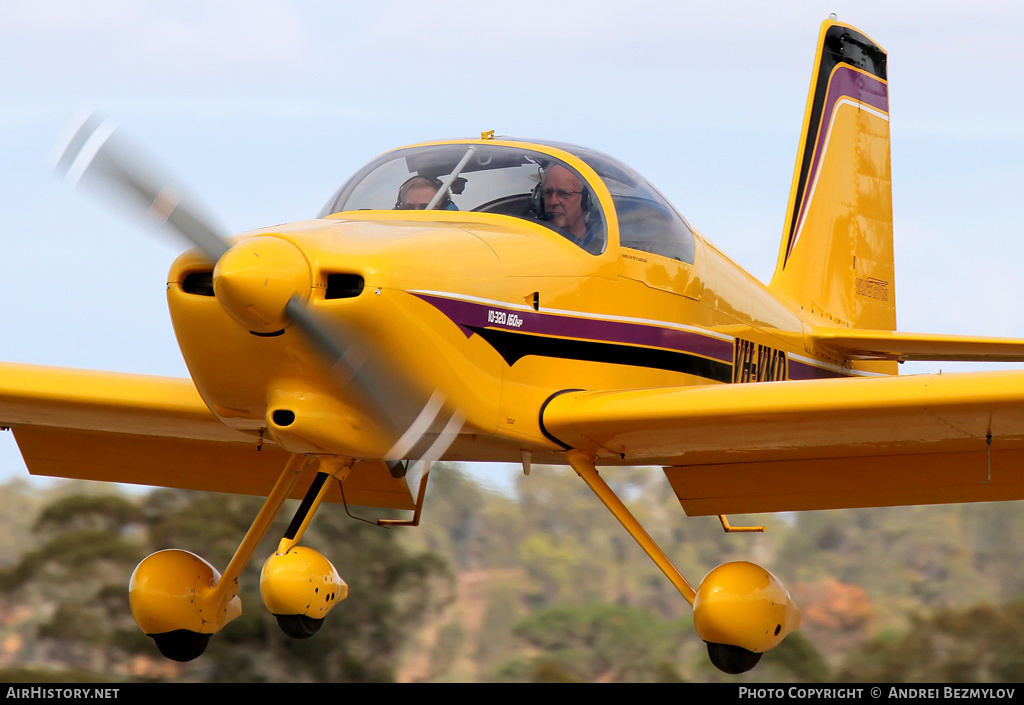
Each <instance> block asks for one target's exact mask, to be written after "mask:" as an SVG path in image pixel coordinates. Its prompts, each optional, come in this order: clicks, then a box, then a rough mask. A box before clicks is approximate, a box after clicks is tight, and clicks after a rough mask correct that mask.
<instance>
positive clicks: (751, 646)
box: [566, 450, 800, 674]
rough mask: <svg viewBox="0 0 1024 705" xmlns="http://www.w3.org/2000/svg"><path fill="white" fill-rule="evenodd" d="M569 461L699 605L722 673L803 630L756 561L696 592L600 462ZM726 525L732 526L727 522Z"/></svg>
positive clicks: (716, 573) (709, 579) (699, 626)
mask: <svg viewBox="0 0 1024 705" xmlns="http://www.w3.org/2000/svg"><path fill="white" fill-rule="evenodd" d="M566 458H567V459H568V461H569V465H571V466H572V469H573V470H575V471H576V473H577V474H578V475H579V476H580V477H581V478H583V481H584V482H586V483H587V486H588V487H590V489H591V490H593V491H594V494H596V495H597V496H598V498H599V499H600V500H601V501H602V502H603V503H604V505H605V506H606V507H608V509H609V510H610V511H611V513H612V514H614V515H615V518H616V519H618V520H619V522H620V523H621V524H622V526H623V527H625V529H626V531H628V532H629V535H630V536H632V537H633V538H634V539H635V540H636V542H637V543H638V544H640V547H641V548H642V549H643V550H644V552H646V553H647V555H648V556H650V558H651V560H653V561H654V563H655V564H656V565H657V566H658V567H659V568H660V569H661V571H662V572H663V573H664V574H665V575H666V577H668V579H669V580H670V581H671V582H672V584H673V585H675V586H676V589H677V590H679V592H680V594H682V596H683V597H684V598H685V599H686V601H687V602H689V603H690V605H691V606H692V607H693V626H694V628H695V629H696V630H697V634H698V635H699V636H700V638H701V639H703V640H704V641H705V643H707V645H708V656H709V657H710V658H711V662H712V663H713V664H714V665H715V666H716V667H718V668H719V669H720V670H722V671H725V672H726V673H731V674H735V673H743V672H744V671H749V670H750V669H751V668H753V667H754V666H755V665H757V662H758V661H759V660H760V659H761V654H763V653H764V652H765V651H768V650H769V649H772V648H774V647H775V646H777V645H778V644H779V642H781V641H782V639H783V638H784V637H785V636H786V635H787V634H789V633H790V632H791V631H793V630H794V629H796V628H797V627H798V626H800V610H799V609H797V607H796V605H794V604H793V600H792V598H790V596H789V592H787V591H786V588H785V587H784V586H783V585H782V583H781V582H779V580H778V579H777V578H776V577H775V576H774V575H772V574H771V573H769V572H768V571H767V570H765V569H764V568H762V567H761V566H758V565H755V564H753V563H747V562H746V561H734V562H731V563H725V564H724V565H720V566H718V567H717V568H715V569H714V570H712V571H711V572H710V573H708V574H707V575H706V576H705V577H704V580H702V581H701V583H700V585H698V586H697V589H696V590H694V589H693V588H692V587H691V586H690V584H689V583H688V582H686V579H685V578H684V577H683V576H682V574H681V573H680V572H679V571H678V570H677V569H676V567H675V566H674V565H672V562H671V561H670V560H669V559H668V556H666V555H665V552H664V551H662V550H661V548H659V547H658V545H657V544H656V543H655V542H654V539H652V538H651V537H650V536H649V535H648V534H647V532H646V531H644V528H643V527H642V526H641V525H640V522H638V521H637V520H636V518H635V517H634V516H633V515H632V514H631V513H630V511H629V510H628V509H627V508H626V505H624V504H623V503H622V501H621V500H619V498H618V497H617V496H616V495H615V493H614V492H612V490H611V488H610V487H608V485H607V484H606V483H605V481H604V480H602V479H601V476H600V475H598V474H597V469H596V468H595V467H594V461H593V460H592V459H591V458H590V457H589V456H587V455H586V454H584V453H582V452H580V451H578V450H570V451H569V452H568V453H566ZM723 526H726V527H727V528H728V525H727V522H726V521H724V520H723Z"/></svg>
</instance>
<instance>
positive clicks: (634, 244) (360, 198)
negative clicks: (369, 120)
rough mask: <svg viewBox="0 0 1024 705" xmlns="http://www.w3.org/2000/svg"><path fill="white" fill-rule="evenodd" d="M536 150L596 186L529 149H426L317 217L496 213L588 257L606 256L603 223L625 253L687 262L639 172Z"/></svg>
mask: <svg viewBox="0 0 1024 705" xmlns="http://www.w3.org/2000/svg"><path fill="white" fill-rule="evenodd" d="M533 144H536V145H541V146H542V147H546V148H549V149H551V150H552V151H556V150H557V151H562V152H567V153H568V154H571V155H573V156H575V157H577V158H579V159H581V160H582V161H583V162H585V163H586V164H587V165H588V166H590V167H591V168H592V169H593V170H594V171H595V172H596V173H597V174H598V176H599V177H600V179H601V183H599V184H593V183H589V182H588V181H587V179H586V178H584V177H583V175H581V174H580V173H579V172H578V171H577V170H576V169H575V168H573V167H572V166H571V165H570V164H569V163H567V161H565V160H563V159H560V158H559V157H558V156H556V155H554V154H551V153H548V152H542V151H540V150H537V149H530V148H529V147H527V146H526V144H525V143H524V145H523V146H519V145H515V144H513V145H509V144H507V143H506V144H488V143H486V142H479V141H477V142H464V143H445V144H429V145H421V146H415V147H406V148H404V149H398V150H395V151H393V152H388V153H386V154H384V155H382V156H380V157H378V158H377V159H374V160H373V161H371V162H370V163H369V164H367V165H366V166H364V167H363V168H362V169H361V170H360V171H359V172H357V173H356V174H355V175H354V176H353V177H352V178H351V179H349V180H348V182H346V183H345V184H344V185H343V186H342V187H341V188H340V189H339V190H338V191H337V192H336V193H335V195H334V196H333V197H332V198H331V200H330V201H329V202H328V204H327V205H326V206H325V207H324V208H323V209H322V210H321V212H320V214H319V217H321V218H322V217H326V216H328V215H332V214H334V213H342V212H348V211H364V210H423V209H427V208H429V209H432V210H450V211H464V212H478V213H494V214H499V215H506V216H511V217H515V218H521V219H525V220H531V221H533V222H540V223H541V224H543V225H545V226H547V227H548V228H550V229H552V230H554V231H555V232H558V233H559V234H561V235H562V236H563V237H566V238H567V239H569V240H570V241H573V242H575V243H576V244H577V245H579V246H580V247H581V248H582V249H584V250H586V251H587V252H589V253H590V254H593V255H597V254H601V253H602V252H604V251H605V249H606V247H607V242H608V222H609V219H617V221H616V222H617V223H618V225H619V231H620V243H621V245H622V246H624V247H628V248H631V249H639V250H642V251H645V252H649V253H655V254H660V255H662V256H666V257H670V258H673V259H678V260H681V261H684V262H692V261H693V235H692V232H691V231H690V228H689V227H688V226H687V224H686V222H685V221H684V220H683V218H682V217H681V216H680V215H679V214H678V213H676V211H675V210H674V209H673V208H672V206H671V205H669V203H668V202H667V201H666V200H665V199H664V198H663V197H662V196H661V195H660V194H659V193H658V192H657V191H656V190H655V189H654V188H653V187H652V186H651V185H650V184H648V183H647V181H646V180H645V179H644V178H643V177H641V176H640V175H639V174H637V173H636V172H634V171H633V170H632V169H630V168H629V167H627V166H625V165H624V164H621V163H620V162H618V161H616V160H614V159H612V158H611V157H608V156H606V155H603V154H600V153H599V152H595V151H592V150H587V149H584V148H581V147H574V146H572V145H564V144H557V143H540V142H535V143H533ZM555 167H560V168H561V169H564V170H565V171H564V172H562V171H560V169H557V168H555ZM566 172H567V173H566ZM546 174H547V175H548V176H547V177H545V175H546ZM556 175H557V176H556ZM547 182H550V183H547ZM599 189H600V190H601V191H604V190H606V191H607V193H608V194H609V195H610V196H611V201H612V203H613V204H614V212H612V213H607V214H606V213H605V212H604V209H603V208H602V207H601V199H600V198H599V197H598V196H596V195H595V194H597V193H599ZM563 209H564V210H566V211H568V212H569V213H570V217H571V215H572V214H573V213H580V212H581V213H582V215H581V219H582V220H581V221H577V222H576V223H575V227H573V226H572V225H570V224H569V223H567V222H566V219H565V218H559V217H558V216H559V215H560V212H561V211H562V210H563ZM573 209H575V210H573ZM581 223H582V224H581Z"/></svg>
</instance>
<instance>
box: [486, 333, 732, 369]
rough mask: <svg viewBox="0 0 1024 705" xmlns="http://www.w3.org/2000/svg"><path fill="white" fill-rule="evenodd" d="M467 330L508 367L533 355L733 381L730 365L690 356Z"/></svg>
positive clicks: (563, 339) (665, 351)
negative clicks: (476, 336)
mask: <svg viewBox="0 0 1024 705" xmlns="http://www.w3.org/2000/svg"><path fill="white" fill-rule="evenodd" d="M468 328H469V330H471V331H473V332H474V333H476V334H477V335H479V336H480V337H481V338H483V339H484V340H486V341H487V342H488V343H489V344H490V345H491V347H493V348H494V349H495V350H497V351H498V353H499V354H500V355H501V356H502V358H504V360H505V362H506V363H508V365H509V367H511V366H512V365H514V364H516V363H517V362H518V361H519V360H521V359H522V358H524V357H527V356H528V355H536V356H537V357H553V358H557V359H561V360H586V361H588V362H606V363H610V364H613V365H628V366H630V367H650V368H653V369H656V370H668V371H670V372H681V373H683V374H688V375H694V376H695V377H703V378H704V379H709V380H713V381H715V382H731V381H732V365H731V364H729V363H728V362H721V361H720V360H709V359H708V358H706V357H700V356H699V355H693V354H691V353H684V352H678V351H675V350H661V349H658V348H642V347H638V346H634V345H622V344H618V343H601V342H594V341H590V340H570V339H567V338H547V337H544V336H539V335H530V334H529V333H514V332H512V331H504V330H494V329H492V328H477V327H473V326H468Z"/></svg>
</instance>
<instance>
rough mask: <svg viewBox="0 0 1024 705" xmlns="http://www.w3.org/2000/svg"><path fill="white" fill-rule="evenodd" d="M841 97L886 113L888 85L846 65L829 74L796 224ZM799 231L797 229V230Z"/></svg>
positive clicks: (790, 247)
mask: <svg viewBox="0 0 1024 705" xmlns="http://www.w3.org/2000/svg"><path fill="white" fill-rule="evenodd" d="M843 98H853V99H854V100H856V101H859V102H861V103H864V104H866V105H870V106H871V107H872V108H875V109H877V110H880V111H882V112H883V113H885V114H886V115H888V114H889V85H888V84H887V83H886V82H885V81H883V80H881V79H880V78H878V77H877V76H872V75H870V74H866V73H861V72H860V71H855V70H854V69H852V68H850V67H848V66H839V67H837V68H836V70H835V71H834V72H833V73H832V77H831V78H830V79H829V83H828V93H827V94H826V96H825V107H824V110H823V111H822V115H821V121H820V122H819V123H818V139H817V141H816V142H815V144H814V160H813V161H812V162H811V171H810V174H808V176H807V184H806V187H805V189H804V201H803V203H801V204H800V212H799V213H798V214H797V221H796V222H797V226H798V227H803V226H802V224H801V221H802V219H803V217H804V213H805V212H806V211H807V208H808V206H809V205H810V197H811V184H813V183H814V179H815V177H816V176H817V173H818V168H819V167H820V166H821V158H822V155H823V154H824V151H825V140H826V139H827V138H828V125H829V124H830V123H831V121H832V113H834V112H835V109H836V105H838V103H839V101H840V100H842V99H843ZM798 233H799V231H798ZM795 246H796V239H795V238H794V240H793V242H791V243H790V245H789V252H787V253H786V257H787V258H788V257H789V255H790V254H792V252H793V247H795Z"/></svg>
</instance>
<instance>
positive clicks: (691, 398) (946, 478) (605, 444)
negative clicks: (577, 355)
mask: <svg viewBox="0 0 1024 705" xmlns="http://www.w3.org/2000/svg"><path fill="white" fill-rule="evenodd" d="M542 422H543V424H544V427H545V429H546V430H547V432H548V434H549V435H550V436H551V437H552V438H554V439H556V440H557V441H559V442H561V443H562V444H563V445H565V446H566V447H573V448H580V449H582V450H585V451H587V452H589V453H593V454H595V455H596V457H597V459H598V463H601V462H605V463H617V464H621V463H627V462H628V463H631V464H658V465H664V466H666V468H665V473H666V475H667V476H668V479H669V481H670V482H671V484H672V487H673V489H674V490H675V493H676V495H677V496H678V497H679V501H680V502H681V503H682V505H683V509H684V510H685V511H686V513H687V514H690V515H707V514H742V513H756V512H776V511H791V510H806V509H836V508H843V507H868V506H891V505H901V504H931V503H945V502H975V501H989V500H1007V499H1022V498H1024V371H1012V372H979V373H960V374H951V375H941V374H940V375H913V376H903V377H877V378H857V379H828V380H812V381H798V382H764V383H757V384H734V385H714V386H701V387H689V388H674V389H640V390H630V391H617V392H567V393H565V394H562V395H560V396H558V397H555V398H554V399H553V400H551V402H550V403H549V404H548V405H547V407H546V408H545V410H544V412H543V416H542Z"/></svg>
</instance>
